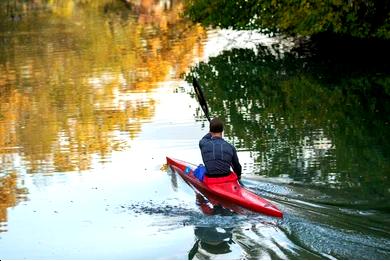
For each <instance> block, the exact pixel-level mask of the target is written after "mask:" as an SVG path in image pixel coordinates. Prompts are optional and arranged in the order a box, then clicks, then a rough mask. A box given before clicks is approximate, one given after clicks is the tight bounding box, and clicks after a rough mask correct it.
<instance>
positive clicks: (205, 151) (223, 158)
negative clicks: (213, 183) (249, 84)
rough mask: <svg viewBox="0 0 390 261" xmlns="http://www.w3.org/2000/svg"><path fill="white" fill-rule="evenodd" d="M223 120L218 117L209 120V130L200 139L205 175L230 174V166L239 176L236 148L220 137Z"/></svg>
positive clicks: (220, 175)
mask: <svg viewBox="0 0 390 261" xmlns="http://www.w3.org/2000/svg"><path fill="white" fill-rule="evenodd" d="M222 133H223V122H222V121H221V120H220V119H219V118H214V119H212V120H211V121H210V132H209V133H207V134H206V135H205V136H204V137H203V138H202V139H201V140H200V141H199V148H200V151H201V153H202V159H203V162H204V164H205V166H206V170H207V171H206V176H208V177H225V176H228V175H229V174H230V171H231V170H230V167H232V168H233V171H234V172H235V173H236V174H237V178H238V180H240V178H241V165H240V162H239V160H238V156H237V151H236V148H235V147H234V146H233V145H231V144H230V143H228V142H227V141H225V140H224V139H223V138H222Z"/></svg>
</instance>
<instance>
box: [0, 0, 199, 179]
mask: <svg viewBox="0 0 390 261" xmlns="http://www.w3.org/2000/svg"><path fill="white" fill-rule="evenodd" d="M7 2H8V3H2V4H0V7H4V8H0V9H2V10H3V11H2V12H0V14H1V15H2V17H3V18H4V19H1V20H2V22H1V23H0V28H1V30H2V31H3V32H7V33H6V34H2V35H0V42H1V45H0V123H1V124H0V149H1V151H0V153H14V152H18V153H21V154H22V155H23V159H24V160H25V161H26V164H27V165H28V172H39V171H42V172H52V171H71V170H85V169H88V168H90V166H91V162H92V157H93V155H95V154H98V155H99V156H100V157H101V158H102V159H104V158H107V157H108V156H109V155H110V153H111V152H112V151H113V150H120V149H123V148H125V147H127V146H129V142H130V140H131V139H133V138H134V137H136V136H137V135H138V133H139V132H140V130H141V125H142V123H143V122H145V121H148V120H150V119H151V117H152V116H153V115H154V109H155V101H154V100H153V98H152V96H151V95H149V94H148V93H149V92H150V91H151V90H152V89H153V88H155V87H156V86H157V85H158V83H159V82H161V81H164V80H165V79H166V78H167V77H169V76H171V77H178V76H179V75H180V74H181V73H183V72H184V70H185V69H186V68H187V66H188V65H189V64H190V63H191V62H192V60H193V54H194V53H196V52H193V51H192V50H193V49H195V50H196V51H197V52H198V53H199V52H201V49H200V46H201V45H200V44H199V41H200V39H201V38H202V37H204V33H203V31H202V29H200V28H199V27H190V26H189V25H188V24H187V23H185V22H183V21H181V20H180V17H179V12H180V10H181V9H182V7H181V4H180V3H175V2H173V3H172V5H171V6H169V8H164V6H162V7H160V5H159V3H158V2H156V1H152V2H150V3H149V4H148V3H146V2H145V3H144V2H142V1H141V3H140V5H141V4H142V8H138V9H137V8H136V7H137V5H135V4H132V3H129V4H128V5H127V6H126V5H125V4H124V3H123V2H120V1H111V0H99V1H77V0H74V1H72V0H67V1H49V2H47V1H34V2H33V3H32V2H31V3H30V2H25V1H7ZM9 3H12V4H9ZM148 8H149V9H153V10H154V11H153V12H150V11H148V10H149V9H148ZM129 10H130V11H129ZM131 10H134V12H133V11H131ZM16 16H17V17H19V18H18V19H15V17H16ZM142 16H147V17H148V19H143V18H142ZM49 18H50V19H49ZM48 19H49V20H48ZM188 53H190V54H192V55H188ZM7 171H8V170H7Z"/></svg>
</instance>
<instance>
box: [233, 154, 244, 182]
mask: <svg viewBox="0 0 390 261" xmlns="http://www.w3.org/2000/svg"><path fill="white" fill-rule="evenodd" d="M232 165H233V166H232V167H233V170H234V172H235V173H236V174H237V177H238V179H241V171H242V168H241V164H240V161H239V160H238V156H237V150H236V148H234V147H233V158H232Z"/></svg>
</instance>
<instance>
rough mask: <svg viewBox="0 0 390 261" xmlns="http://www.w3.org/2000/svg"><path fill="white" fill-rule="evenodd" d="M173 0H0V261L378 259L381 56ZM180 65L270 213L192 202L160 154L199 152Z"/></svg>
mask: <svg viewBox="0 0 390 261" xmlns="http://www.w3.org/2000/svg"><path fill="white" fill-rule="evenodd" d="M182 8H183V6H182V4H181V3H180V2H178V1H134V2H132V1H127V3H126V1H114V0H99V1H76V0H66V1H48V2H47V1H34V2H33V3H29V4H26V3H24V2H20V1H4V3H1V20H0V29H1V30H0V164H1V165H0V258H1V259H24V258H27V259H389V258H390V207H389V195H390V186H389V184H390V183H389V173H390V168H389V141H388V140H389V135H388V133H389V132H388V131H389V116H388V115H389V112H390V110H389V105H388V100H387V98H388V95H389V93H388V92H389V91H388V85H386V84H387V83H388V82H389V78H388V77H389V72H388V69H386V68H390V67H386V66H384V67H386V68H383V67H379V68H377V67H370V68H369V69H367V70H366V69H361V71H359V70H360V69H359V68H360V67H356V63H354V64H355V66H343V63H342V62H337V63H336V65H335V64H333V65H331V66H330V65H329V64H325V65H323V64H321V63H318V62H317V60H316V59H315V58H313V57H311V56H310V57H308V56H302V57H301V58H299V59H298V58H297V56H296V55H289V54H288V53H289V51H290V50H291V48H292V47H291V46H292V43H289V42H288V41H287V40H284V41H283V42H280V41H279V40H278V39H272V38H268V37H266V36H263V35H261V34H258V33H255V32H234V31H229V30H206V29H204V28H202V27H200V26H196V25H191V24H190V23H189V22H186V21H184V20H183V19H182V18H181V16H180V12H181V11H182ZM331 62H332V61H331ZM332 66H334V67H335V68H333V67H332ZM357 66H360V64H358V65H357ZM330 68H333V69H330ZM346 68H347V69H346ZM340 70H341V71H342V72H343V77H340V75H339V74H341V73H340ZM343 70H344V71H343ZM362 71H364V73H363V72H362ZM338 73H339V74H338ZM193 74H195V75H197V76H198V77H199V78H200V81H201V83H202V85H203V86H204V88H205V94H206V96H207V100H208V102H209V103H210V109H211V113H212V114H213V115H219V116H221V117H222V118H223V119H224V120H225V121H226V123H227V124H226V133H225V137H226V139H227V140H229V141H231V142H232V143H234V144H235V145H236V147H237V148H238V151H239V152H238V154H239V158H240V161H241V164H242V165H243V183H244V184H245V185H246V186H247V187H248V188H249V189H251V190H253V191H255V192H256V193H257V194H259V195H261V196H263V197H265V198H267V199H269V200H270V201H272V202H273V203H275V204H276V205H277V206H278V207H279V208H280V209H281V210H282V211H283V212H284V215H285V216H284V218H283V219H280V220H279V219H274V218H270V217H265V216H262V215H258V214H248V215H212V216H210V215H205V214H204V213H202V211H201V210H200V209H199V208H198V206H197V205H196V203H195V202H196V197H195V193H194V191H192V189H191V188H190V187H189V186H188V185H187V184H186V183H185V182H183V181H182V180H181V178H180V177H179V176H178V175H176V174H175V173H173V172H172V171H171V170H169V169H167V168H166V167H165V165H164V164H165V157H166V156H171V157H176V158H180V159H183V160H186V161H189V162H194V163H200V162H201V156H200V153H199V149H198V141H199V139H200V138H201V137H202V136H203V135H204V134H205V133H206V132H207V127H208V126H207V122H206V121H205V119H204V117H203V114H202V112H201V111H200V109H199V105H198V103H197V101H196V99H195V98H194V95H193V91H192V87H191V86H190V85H189V84H188V83H187V82H186V81H185V78H186V77H187V79H190V76H191V75H193ZM346 86H348V88H349V87H350V89H351V90H352V91H349V89H348V90H347V87H346ZM386 86H387V87H386ZM386 88H387V89H386ZM362 93H363V94H362ZM378 97H379V98H378ZM380 98H383V100H381V99H380Z"/></svg>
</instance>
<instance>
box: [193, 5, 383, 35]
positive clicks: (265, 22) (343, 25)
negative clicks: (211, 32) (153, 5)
mask: <svg viewBox="0 0 390 261" xmlns="http://www.w3.org/2000/svg"><path fill="white" fill-rule="evenodd" d="M185 13H186V14H187V15H188V16H189V17H190V18H191V19H192V20H194V21H195V22H199V23H202V24H203V25H206V26H219V27H222V28H228V27H233V28H235V29H260V30H262V31H263V32H267V33H284V34H288V35H292V36H296V35H298V36H310V35H314V34H318V33H323V32H328V33H329V32H331V33H336V34H339V35H346V36H352V37H358V38H371V37H374V38H381V39H390V2H389V1H373V0H368V1H362V0H351V1H340V0H329V1H314V0H300V1H293V0H281V1H275V0H245V1H229V0H188V1H187V8H186V11H185Z"/></svg>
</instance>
